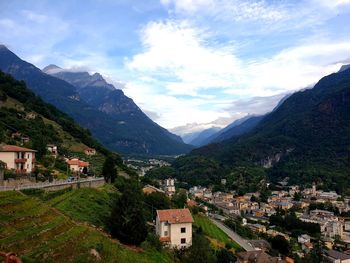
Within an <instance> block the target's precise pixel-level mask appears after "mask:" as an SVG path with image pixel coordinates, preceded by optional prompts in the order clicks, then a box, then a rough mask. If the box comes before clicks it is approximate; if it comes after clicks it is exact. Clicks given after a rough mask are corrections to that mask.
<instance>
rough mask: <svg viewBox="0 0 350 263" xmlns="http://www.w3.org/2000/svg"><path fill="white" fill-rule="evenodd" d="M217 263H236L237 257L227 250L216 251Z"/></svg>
mask: <svg viewBox="0 0 350 263" xmlns="http://www.w3.org/2000/svg"><path fill="white" fill-rule="evenodd" d="M216 258H217V263H231V262H235V256H234V255H233V253H232V252H230V251H229V250H227V249H226V248H222V249H220V250H218V251H216Z"/></svg>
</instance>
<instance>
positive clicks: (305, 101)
mask: <svg viewBox="0 0 350 263" xmlns="http://www.w3.org/2000/svg"><path fill="white" fill-rule="evenodd" d="M349 154H350V70H349V69H348V70H345V71H342V72H338V73H335V74H332V75H329V76H327V77H324V78H323V79H321V80H320V81H319V82H318V83H317V84H316V85H315V87H314V88H312V89H307V90H304V91H300V92H297V93H295V94H293V95H291V96H290V97H288V98H287V99H286V100H285V101H284V102H283V103H282V104H281V105H280V106H279V107H278V108H277V109H276V110H274V111H273V112H272V113H270V114H268V115H267V116H266V117H265V118H264V119H263V120H262V121H261V122H260V123H259V124H258V125H257V126H256V127H255V128H254V129H253V130H252V131H251V132H249V133H248V134H246V135H242V136H238V137H232V138H231V139H229V140H227V141H224V142H222V143H217V144H212V145H209V146H205V147H202V148H199V149H196V150H194V151H193V152H192V153H191V154H190V155H189V156H186V157H182V158H179V159H178V160H177V161H176V162H175V163H174V166H173V167H174V168H175V169H176V171H177V176H178V178H180V179H182V180H184V181H187V182H193V183H196V184H202V185H203V184H206V185H207V184H210V183H216V184H219V182H220V178H222V177H225V178H227V179H228V185H230V186H232V187H235V188H236V189H238V190H240V189H241V190H243V191H255V190H256V189H254V187H253V184H255V186H256V185H257V184H256V183H260V182H261V181H262V179H265V178H266V177H268V178H269V179H270V180H272V181H278V180H280V179H282V178H285V177H289V178H290V180H289V182H290V183H291V184H295V183H298V184H302V183H304V184H305V183H306V184H307V183H309V184H310V183H311V182H313V181H316V182H318V183H319V184H322V187H323V188H324V189H326V190H328V189H333V190H336V191H338V192H340V193H348V194H349V193H350V192H349V186H350V184H349V182H350V181H349V179H348V176H349V174H350V159H349V156H350V155H349ZM194 171H195V174H194Z"/></svg>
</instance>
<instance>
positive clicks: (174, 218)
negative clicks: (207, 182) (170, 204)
mask: <svg viewBox="0 0 350 263" xmlns="http://www.w3.org/2000/svg"><path fill="white" fill-rule="evenodd" d="M157 216H158V217H159V221H160V222H168V223H170V224H179V223H192V222H193V218H192V215H191V212H190V210H188V208H184V209H167V210H157Z"/></svg>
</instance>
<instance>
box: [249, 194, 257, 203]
mask: <svg viewBox="0 0 350 263" xmlns="http://www.w3.org/2000/svg"><path fill="white" fill-rule="evenodd" d="M250 201H251V202H258V198H256V196H255V195H252V197H251V198H250Z"/></svg>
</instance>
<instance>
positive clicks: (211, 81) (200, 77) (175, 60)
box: [127, 21, 241, 96]
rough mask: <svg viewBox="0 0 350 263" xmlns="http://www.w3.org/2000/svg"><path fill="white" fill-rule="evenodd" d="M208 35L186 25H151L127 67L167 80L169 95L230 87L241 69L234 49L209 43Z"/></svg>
mask: <svg viewBox="0 0 350 263" xmlns="http://www.w3.org/2000/svg"><path fill="white" fill-rule="evenodd" d="M209 36H210V34H209V33H208V32H206V31H203V30H198V29H196V28H194V27H191V26H190V25H189V24H188V23H187V22H185V21H182V22H179V23H177V22H175V21H167V22H152V23H150V24H148V25H147V26H146V27H145V28H144V30H143V31H142V44H143V47H144V51H143V52H142V53H140V54H137V55H135V56H134V57H133V58H132V59H131V61H127V66H128V68H129V69H131V70H135V71H138V72H143V73H144V74H145V73H147V74H149V75H151V76H152V77H157V78H162V77H164V76H166V77H167V78H168V79H169V80H168V81H167V82H166V88H167V89H168V91H169V94H172V95H191V96H195V95H197V93H198V91H199V90H201V89H208V88H216V87H220V88H223V87H229V86H230V85H232V82H233V81H234V80H235V75H234V74H232V73H234V72H238V71H239V68H240V66H241V65H240V63H239V60H238V59H237V58H236V57H235V56H234V55H233V53H232V50H233V46H230V45H226V46H222V45H218V44H215V43H214V44H213V43H210V42H208V37H209Z"/></svg>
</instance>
